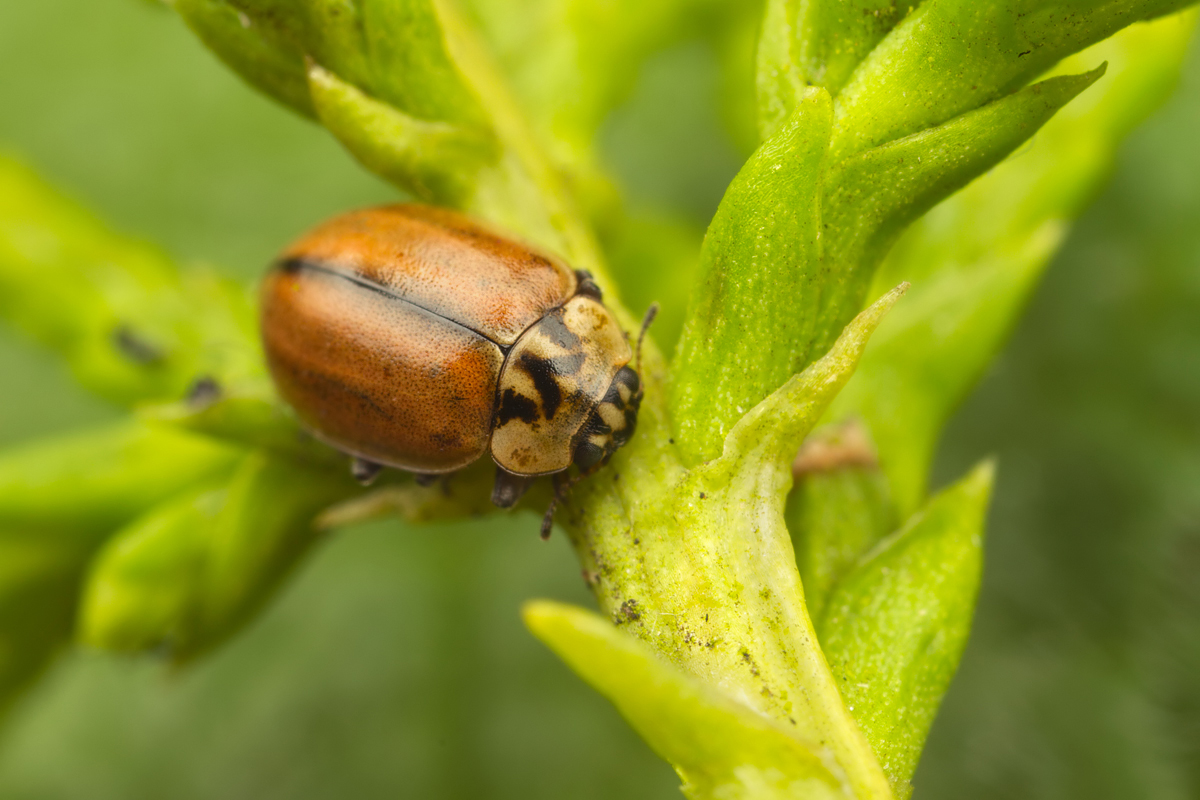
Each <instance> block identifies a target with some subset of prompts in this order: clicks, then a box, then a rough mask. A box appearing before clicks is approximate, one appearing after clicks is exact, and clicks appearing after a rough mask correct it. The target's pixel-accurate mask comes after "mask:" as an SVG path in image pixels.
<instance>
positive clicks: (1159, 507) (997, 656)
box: [0, 0, 1200, 800]
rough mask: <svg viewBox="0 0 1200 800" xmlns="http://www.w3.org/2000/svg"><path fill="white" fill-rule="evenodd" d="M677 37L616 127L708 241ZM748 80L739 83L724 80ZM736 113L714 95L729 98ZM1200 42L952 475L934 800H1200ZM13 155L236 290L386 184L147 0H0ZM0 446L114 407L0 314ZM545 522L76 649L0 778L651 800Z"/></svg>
mask: <svg viewBox="0 0 1200 800" xmlns="http://www.w3.org/2000/svg"><path fill="white" fill-rule="evenodd" d="M720 63H721V57H720V56H719V54H717V53H714V52H713V51H712V49H711V48H710V47H709V46H708V45H706V44H705V43H703V42H699V41H696V42H683V43H680V44H678V45H676V46H674V47H672V48H671V49H670V50H668V51H666V52H663V53H662V54H660V55H659V56H657V57H655V58H654V59H653V60H652V61H651V62H649V63H648V64H647V65H646V68H645V69H644V71H643V74H642V76H641V79H640V80H639V83H638V85H637V87H636V89H635V90H634V92H633V94H632V96H631V97H630V98H629V99H628V100H627V102H626V103H625V105H624V106H623V107H622V108H621V109H620V110H619V111H618V112H617V113H616V114H615V115H614V116H613V118H612V119H611V120H610V121H609V123H608V124H607V125H606V127H605V130H604V133H603V135H602V137H601V138H602V145H603V150H604V156H605V159H606V161H607V163H608V164H609V165H610V166H611V167H612V169H613V171H614V172H615V174H616V175H617V176H618V178H620V179H621V181H622V182H623V184H624V185H625V186H626V188H627V189H628V194H629V197H630V199H631V205H632V206H633V207H635V208H638V209H656V210H658V211H661V212H666V213H670V214H672V215H674V216H675V217H677V218H678V220H679V225H678V237H677V238H678V241H673V242H671V243H666V244H664V247H667V248H676V249H678V248H679V247H686V246H688V243H689V242H694V241H695V240H696V237H698V236H699V233H700V231H702V229H703V225H704V223H705V222H706V221H707V218H708V216H709V215H710V214H711V212H712V210H713V209H714V208H715V205H716V203H717V201H718V200H719V198H720V196H721V192H722V191H723V189H724V186H725V184H726V182H727V181H728V180H729V178H730V177H731V176H732V174H733V172H734V171H735V170H736V169H737V166H738V165H739V163H740V161H741V159H742V158H743V155H744V154H743V153H742V152H740V151H739V148H738V146H736V145H735V144H734V143H733V139H734V138H735V136H734V135H731V134H729V133H728V132H727V131H726V126H725V125H724V124H723V123H724V122H725V121H727V120H728V116H729V114H728V106H727V104H726V101H727V100H728V98H729V96H730V92H731V88H733V89H736V88H737V87H736V86H733V87H731V85H730V80H729V78H728V77H723V72H722V69H721V66H720ZM734 74H735V75H736V73H734ZM723 109H724V110H723ZM1197 142H1200V59H1198V58H1195V57H1194V58H1192V59H1191V60H1190V62H1189V66H1188V69H1187V71H1186V74H1185V76H1184V80H1183V82H1182V84H1181V86H1180V89H1179V92H1178V93H1177V95H1176V97H1175V98H1174V99H1173V100H1172V101H1171V102H1170V104H1169V105H1168V106H1167V107H1166V108H1164V109H1163V110H1162V111H1160V112H1159V113H1158V114H1157V115H1156V116H1155V117H1154V118H1153V119H1152V120H1151V121H1150V122H1149V123H1148V124H1147V125H1146V126H1145V127H1144V128H1143V129H1142V130H1141V131H1139V132H1138V133H1137V134H1136V135H1135V136H1134V137H1133V139H1131V140H1130V141H1129V142H1128V143H1127V145H1126V146H1125V148H1124V149H1123V151H1122V155H1121V159H1120V161H1119V164H1118V167H1117V170H1116V173H1115V175H1114V177H1113V180H1112V183H1111V185H1110V186H1109V187H1108V189H1107V190H1106V191H1105V192H1104V193H1103V195H1102V196H1101V197H1100V198H1098V200H1097V202H1096V204H1095V205H1094V207H1093V208H1092V209H1091V210H1090V211H1089V212H1088V213H1087V214H1086V215H1085V217H1084V219H1083V220H1082V221H1081V222H1080V224H1079V225H1078V226H1077V228H1076V229H1075V231H1074V233H1073V235H1072V237H1071V239H1070V241H1069V243H1068V245H1067V247H1066V248H1065V250H1064V251H1063V252H1062V253H1061V254H1060V256H1059V258H1058V259H1057V260H1056V262H1055V264H1054V265H1053V267H1052V268H1051V270H1050V272H1049V276H1048V279H1047V281H1046V283H1045V285H1044V286H1043V287H1042V289H1041V291H1040V292H1039V293H1038V294H1037V296H1036V298H1035V300H1034V303H1033V305H1032V308H1031V309H1030V313H1029V315H1028V317H1027V318H1026V319H1025V320H1024V321H1023V323H1022V324H1021V325H1020V327H1019V329H1018V330H1017V332H1016V334H1015V337H1014V340H1013V342H1012V343H1011V345H1010V346H1009V348H1008V349H1007V351H1006V352H1005V353H1004V354H1003V356H1002V357H1001V358H1000V359H999V360H998V362H997V363H996V365H995V367H994V369H993V370H992V371H991V373H990V374H989V376H988V377H987V379H986V380H985V381H984V383H983V385H982V386H981V387H980V389H979V391H978V392H977V393H976V395H975V396H974V397H973V399H972V400H971V401H970V402H969V403H968V404H967V406H966V407H965V408H964V409H963V410H962V412H961V413H960V414H959V415H958V417H957V418H956V420H955V421H954V423H953V424H952V426H951V429H950V431H949V433H948V435H947V438H946V442H945V445H944V447H943V452H942V454H941V457H940V458H939V463H938V467H937V471H938V475H940V476H943V477H944V478H947V479H948V478H950V477H952V476H954V475H958V474H961V473H962V472H963V471H965V469H966V468H967V466H968V465H969V464H971V463H973V462H974V461H976V460H977V459H978V458H979V457H980V456H982V455H985V454H987V453H996V454H998V455H999V457H1000V481H999V487H998V492H997V495H996V501H995V506H994V510H993V514H992V524H991V527H990V531H989V543H988V562H987V567H986V573H985V585H984V589H983V593H982V596H981V600H980V608H979V615H978V622H977V626H976V629H975V632H974V634H973V638H972V641H971V644H970V646H969V648H968V650H967V655H966V658H965V661H964V664H963V667H962V670H961V672H960V674H959V676H958V678H957V679H956V682H955V684H954V686H953V687H952V689H951V692H950V694H949V696H948V698H947V701H946V705H945V706H944V708H943V711H942V715H941V717H940V718H939V720H938V722H937V724H936V726H935V728H934V732H933V736H932V739H931V743H930V747H929V749H928V751H927V753H926V755H925V758H924V760H923V762H922V765H921V768H920V770H919V772H918V774H917V778H916V784H917V787H918V788H917V794H916V797H917V798H926V799H930V798H962V797H972V798H1074V797H1079V798H1085V797H1086V798H1131V797H1138V798H1189V797H1197V796H1200V578H1198V574H1200V313H1198V312H1200V146H1197ZM0 148H2V149H5V150H9V151H12V152H13V153H15V154H17V155H18V156H20V157H21V158H23V159H25V160H26V161H28V162H29V163H30V164H32V165H33V166H34V167H36V168H37V169H38V170H39V171H40V172H41V173H42V174H43V175H45V176H46V177H47V178H49V179H50V180H51V181H53V182H55V183H56V184H57V185H59V186H60V187H62V188H63V189H65V190H66V191H68V192H69V193H71V194H72V195H73V196H75V197H76V198H77V199H79V200H80V201H82V202H83V203H84V204H85V205H87V206H89V207H91V208H92V209H94V210H96V211H97V212H98V213H99V214H100V215H101V216H103V217H104V218H106V219H107V220H108V221H109V222H110V223H111V224H112V225H113V226H114V227H115V228H117V229H118V230H121V231H124V232H127V233H131V234H134V235H137V236H140V237H143V238H145V239H147V240H150V241H154V242H156V243H158V244H160V245H162V246H163V247H165V248H166V249H167V250H168V251H169V252H170V253H172V254H173V255H175V256H177V257H178V258H179V259H180V260H183V261H204V262H209V263H212V264H214V265H216V266H217V267H218V268H219V269H222V270H225V271H227V272H229V273H230V274H235V275H238V276H241V277H244V278H247V279H250V278H253V277H254V276H255V275H256V274H257V273H258V272H259V271H260V270H261V268H262V266H263V265H264V264H265V263H266V262H267V261H268V260H269V258H270V257H271V255H272V254H273V253H274V251H275V250H277V249H278V248H279V247H280V245H281V244H282V243H284V242H286V241H287V240H288V239H289V238H290V237H292V236H294V235H295V234H296V233H298V232H299V231H301V230H303V229H304V228H305V227H307V226H309V225H311V224H312V223H314V222H316V221H318V220H320V219H321V218H323V217H325V216H327V215H329V214H331V213H333V212H335V211H338V210H342V209H345V208H348V207H352V206H356V205H362V204H366V203H371V202H377V201H381V200H386V199H389V198H392V197H394V193H393V191H392V190H391V189H389V188H388V187H387V186H385V185H384V184H382V183H381V182H379V181H378V180H376V179H374V178H373V177H371V176H369V175H367V174H366V173H365V172H363V171H362V170H361V169H359V168H358V167H357V166H356V165H355V164H354V163H353V162H352V161H351V160H350V159H349V158H348V157H347V156H345V155H344V154H343V153H342V152H341V150H340V149H339V147H338V146H337V145H336V144H335V143H333V141H332V140H331V139H330V137H328V136H327V135H326V134H324V133H323V132H322V131H321V130H320V129H318V128H316V127H315V126H312V125H310V124H307V123H305V122H303V121H301V120H299V119H297V118H295V117H294V116H292V115H291V114H290V113H288V112H286V111H284V110H282V109H280V108H277V107H276V106H274V105H272V104H271V103H270V102H268V101H266V100H264V99H262V98H260V97H259V96H257V95H255V94H254V93H253V92H251V91H250V90H249V89H247V88H245V87H244V86H243V85H242V84H240V83H239V82H238V81H237V79H235V78H233V77H232V76H231V75H230V74H229V73H228V72H227V71H226V70H225V69H224V68H223V67H221V66H220V65H219V64H218V63H217V62H216V61H215V60H214V59H213V58H211V57H210V56H209V55H208V54H207V53H205V52H204V51H203V50H202V49H201V47H200V45H199V44H198V43H197V42H196V41H195V39H194V38H193V37H192V36H191V35H190V34H188V33H187V32H186V31H185V30H184V29H183V26H182V25H181V24H180V22H179V21H178V20H177V19H176V18H175V17H173V16H172V15H171V14H169V13H166V12H164V11H162V10H161V9H159V8H155V7H154V6H153V5H151V4H150V3H143V2H135V1H134V0H100V2H96V0H91V1H90V2H88V1H87V0H41V2H39V3H29V2H24V3H17V2H8V3H2V4H0ZM0 374H2V375H4V380H3V386H4V391H3V392H0V445H6V444H11V443H15V442H19V441H25V440H29V439H32V438H35V437H38V436H41V435H44V434H46V433H50V432H54V431H63V430H71V429H76V428H80V427H83V426H86V425H88V424H90V423H94V422H98V421H101V420H105V419H109V418H113V417H115V416H117V412H116V410H115V409H113V408H109V407H107V406H105V405H104V404H103V403H101V402H100V401H97V400H95V399H92V398H91V397H89V396H87V395H85V394H83V393H82V392H81V391H80V390H79V389H77V388H76V387H75V386H74V385H73V384H72V383H71V381H70V379H69V377H68V376H67V374H66V372H65V371H64V370H63V369H61V368H59V367H58V366H57V365H56V364H55V363H54V362H53V361H52V360H50V359H49V358H48V357H47V356H46V354H45V353H43V352H41V351H40V350H39V349H37V348H36V347H34V346H32V345H30V344H28V343H26V342H23V341H21V340H20V339H18V338H17V337H16V336H15V335H14V334H12V333H11V332H9V331H7V330H4V329H2V328H0ZM536 524H537V523H536V520H535V519H533V517H531V516H530V517H515V518H513V519H511V520H490V521H486V522H478V523H470V524H457V525H437V526H427V527H422V528H407V527H404V526H401V525H398V524H386V525H375V526H370V527H364V528H361V529H356V530H353V531H348V532H346V533H344V534H342V535H339V536H338V537H337V539H336V540H333V541H330V542H329V543H328V544H327V545H326V546H324V547H323V548H321V549H320V550H319V551H318V552H317V553H316V554H315V556H314V557H313V558H312V559H311V560H310V562H309V564H308V565H307V567H306V568H305V569H304V570H302V572H301V574H300V575H299V576H298V578H297V579H296V580H295V581H293V582H292V583H291V584H290V585H289V587H288V588H287V590H286V591H285V592H284V594H283V596H282V598H280V600H279V601H278V602H276V603H274V604H273V605H272V606H271V607H270V609H269V610H268V612H267V613H266V614H265V615H264V616H263V617H262V618H261V619H259V620H258V621H257V622H256V623H255V624H254V625H252V626H251V628H250V629H249V630H248V631H246V632H245V633H244V634H242V635H240V636H239V637H238V638H237V639H236V640H235V641H233V642H232V643H231V644H229V645H228V646H226V647H224V648H223V649H221V650H220V651H219V652H218V653H217V654H216V655H215V656H213V657H211V658H209V659H208V660H206V661H204V662H203V663H201V664H200V665H198V666H196V667H194V668H192V669H189V670H187V671H184V672H179V673H175V672H172V671H170V670H167V669H165V668H164V667H162V666H161V665H159V664H156V663H151V662H149V661H141V660H128V659H122V658H114V657H110V656H105V655H99V654H94V653H78V652H71V653H68V654H65V656H64V657H63V658H62V659H60V660H59V662H58V663H57V664H56V665H55V666H54V667H53V668H52V669H51V670H50V671H49V672H48V673H47V674H46V675H45V676H44V678H43V679H42V680H41V681H40V682H39V684H38V685H37V686H36V687H35V688H34V689H33V690H32V691H31V692H30V693H29V694H28V695H27V696H26V697H25V698H24V699H23V700H22V701H21V702H20V703H19V704H18V705H17V706H16V707H15V708H14V710H13V713H12V714H11V716H10V717H9V719H8V720H7V722H6V723H5V725H4V726H3V728H2V732H0V797H4V798H89V800H91V799H93V798H95V799H97V800H102V799H103V798H120V799H121V800H137V799H139V798H162V797H170V798H205V799H206V800H207V799H210V798H228V799H230V800H234V799H236V798H251V797H253V798H295V799H296V800H308V799H309V798H334V797H337V798H342V797H355V798H384V797H387V798H394V797H414V798H425V797H431V798H459V797H461V798H477V797H497V798H503V797H521V798H543V797H544V798H562V797H570V798H617V797H620V798H643V797H644V798H651V797H655V798H669V797H676V796H678V793H677V790H676V789H675V788H674V787H675V786H676V783H677V782H676V780H675V778H674V775H673V774H672V773H671V770H670V769H669V768H668V767H667V766H666V765H665V764H662V763H660V762H659V761H658V760H657V759H656V758H655V757H654V756H653V755H652V754H651V753H650V752H649V751H648V750H647V749H646V748H645V746H644V745H642V744H641V742H640V741H639V740H638V739H637V738H636V737H635V736H634V734H633V733H632V732H630V731H629V730H628V729H627V728H626V727H625V725H624V723H623V722H622V721H621V719H620V718H619V717H618V716H617V715H616V713H615V712H614V711H613V710H612V709H611V708H610V707H609V706H608V705H607V703H606V702H605V701H604V700H602V699H600V698H599V697H598V696H597V695H595V694H594V693H593V692H591V690H589V689H588V688H586V687H585V686H584V685H583V684H582V682H580V681H579V680H578V679H576V678H575V677H574V676H573V675H571V674H570V673H568V671H567V669H566V668H565V667H564V666H562V665H561V664H560V663H559V662H557V660H556V659H555V658H554V657H553V656H551V655H550V654H549V653H548V652H547V651H545V650H544V649H543V648H542V647H541V646H540V645H539V644H538V643H536V642H535V641H534V640H533V639H532V637H530V636H529V635H528V634H527V633H526V632H525V631H524V629H523V627H522V626H521V624H520V621H519V619H518V615H517V609H518V606H519V604H520V602H521V601H522V600H524V599H526V598H529V597H534V596H549V597H556V598H561V599H565V600H570V601H574V602H581V603H587V602H588V600H587V595H586V592H585V591H584V589H583V585H582V581H581V579H580V578H579V574H578V567H577V565H576V564H575V561H574V558H573V556H572V555H571V553H570V552H569V549H568V547H567V546H566V544H565V542H564V541H563V540H562V538H561V537H558V538H556V539H555V540H553V541H551V542H550V543H549V544H544V543H542V542H540V541H539V540H538V538H537V536H536V535H534V533H533V532H534V531H535V530H536Z"/></svg>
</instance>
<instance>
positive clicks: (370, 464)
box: [350, 456, 383, 486]
mask: <svg viewBox="0 0 1200 800" xmlns="http://www.w3.org/2000/svg"><path fill="white" fill-rule="evenodd" d="M380 472H383V464H376V463H375V462H374V461H367V460H366V459H365V458H359V457H358V456H354V457H353V458H351V459H350V474H351V475H353V476H354V480H356V481H358V482H359V483H361V484H362V485H363V486H370V485H371V484H372V483H374V482H375V479H376V478H378V477H379V473H380Z"/></svg>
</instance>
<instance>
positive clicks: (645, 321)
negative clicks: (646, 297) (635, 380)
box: [633, 303, 658, 373]
mask: <svg viewBox="0 0 1200 800" xmlns="http://www.w3.org/2000/svg"><path fill="white" fill-rule="evenodd" d="M657 316H658V303H651V304H650V307H649V308H647V309H646V316H644V317H642V330H641V332H639V333H638V343H637V351H636V355H634V357H633V363H634V365H635V368H636V369H637V371H638V372H639V373H640V372H641V371H642V342H643V341H644V340H645V338H646V331H648V330H649V329H650V323H652V322H654V318H655V317H657Z"/></svg>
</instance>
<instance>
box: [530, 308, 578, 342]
mask: <svg viewBox="0 0 1200 800" xmlns="http://www.w3.org/2000/svg"><path fill="white" fill-rule="evenodd" d="M538 333H539V334H541V335H542V336H545V337H546V338H547V339H549V340H550V341H551V342H553V343H554V344H556V345H558V346H559V347H561V348H562V349H563V350H568V351H575V350H579V349H580V348H582V347H583V340H581V339H580V338H579V336H578V335H577V334H576V333H575V332H574V331H572V330H571V329H570V328H568V327H567V325H566V323H565V322H563V318H562V309H561V308H556V309H554V311H552V312H550V313H549V314H547V315H546V316H544V317H542V321H541V323H540V324H539V325H538Z"/></svg>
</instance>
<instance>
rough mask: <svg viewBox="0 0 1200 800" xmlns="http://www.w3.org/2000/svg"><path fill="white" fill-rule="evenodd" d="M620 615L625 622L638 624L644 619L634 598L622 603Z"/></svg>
mask: <svg viewBox="0 0 1200 800" xmlns="http://www.w3.org/2000/svg"><path fill="white" fill-rule="evenodd" d="M620 614H621V617H622V620H623V621H625V622H637V621H638V620H639V619H641V618H642V612H641V611H639V610H638V602H637V600H634V599H632V598H630V599H629V600H626V601H625V602H624V603H621V608H620Z"/></svg>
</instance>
